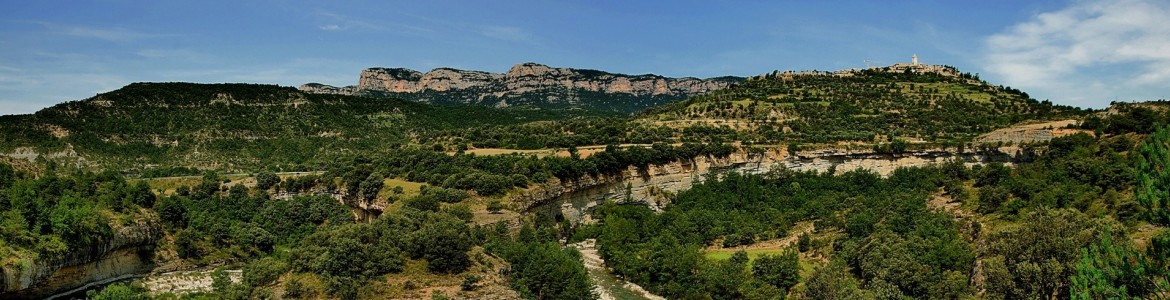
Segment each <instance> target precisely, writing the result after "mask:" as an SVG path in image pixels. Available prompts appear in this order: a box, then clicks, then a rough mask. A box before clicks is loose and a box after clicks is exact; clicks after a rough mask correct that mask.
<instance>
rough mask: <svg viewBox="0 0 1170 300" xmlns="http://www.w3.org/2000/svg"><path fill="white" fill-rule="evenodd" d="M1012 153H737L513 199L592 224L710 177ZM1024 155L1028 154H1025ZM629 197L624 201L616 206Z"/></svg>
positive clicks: (885, 167)
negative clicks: (617, 206) (609, 208)
mask: <svg viewBox="0 0 1170 300" xmlns="http://www.w3.org/2000/svg"><path fill="white" fill-rule="evenodd" d="M1019 152H1021V151H1020V149H1019V148H1016V147H1003V148H998V149H980V150H967V151H963V152H957V151H955V150H953V149H946V150H944V149H926V150H917V151H911V152H907V153H904V154H899V155H889V154H878V153H874V152H873V151H870V150H864V151H850V150H844V149H825V150H818V151H801V152H798V153H796V154H795V155H789V154H788V153H785V152H783V151H766V152H764V153H755V154H753V153H746V152H744V151H739V152H736V153H733V154H732V155H730V156H728V157H726V158H713V157H697V158H695V159H692V160H688V161H680V162H674V163H669V164H665V165H652V166H650V167H648V168H646V169H645V170H639V169H637V168H635V167H630V168H629V169H627V170H625V171H624V172H621V173H620V174H613V175H602V176H598V177H592V176H585V177H583V178H580V179H578V180H576V181H569V182H555V183H548V184H543V185H539V186H536V187H532V188H529V189H527V190H525V191H523V192H521V193H517V194H515V195H513V196H512V197H511V199H510V200H511V203H512V205H513V209H515V210H516V211H520V212H532V213H538V214H543V215H546V216H550V217H553V218H564V219H568V220H570V221H573V222H590V221H591V220H590V219H589V212H590V211H591V210H592V209H593V208H594V207H595V206H597V205H598V204H600V203H601V201H603V200H605V199H619V200H618V201H630V202H636V203H644V204H646V205H648V206H650V208H651V209H654V210H659V209H661V208H662V207H663V206H664V205H667V204H668V203H667V201H669V200H668V199H669V197H667V195H668V194H674V193H678V192H681V191H684V190H687V189H689V188H691V186H693V185H694V184H696V183H698V182H701V181H703V180H704V179H705V178H706V176H707V175H708V174H710V173H711V171H721V170H727V171H734V172H740V173H749V174H762V173H767V172H769V171H771V170H773V169H776V168H786V169H788V170H794V171H802V172H803V171H817V172H829V171H834V172H836V173H843V172H847V171H851V170H859V169H865V170H870V171H873V172H875V173H877V174H878V175H881V176H889V175H890V174H892V173H893V172H894V171H895V170H897V169H898V168H901V167H921V166H927V165H930V164H938V163H944V162H947V161H950V160H958V161H961V162H963V163H964V164H967V165H974V164H983V163H990V162H1003V163H1008V164H1010V163H1013V162H1017V161H1020V160H1027V159H1028V157H1030V156H1031V155H1028V154H1020V153H1019ZM1023 152H1027V151H1023ZM627 195H628V197H629V199H628V200H620V199H625V198H626V197H627Z"/></svg>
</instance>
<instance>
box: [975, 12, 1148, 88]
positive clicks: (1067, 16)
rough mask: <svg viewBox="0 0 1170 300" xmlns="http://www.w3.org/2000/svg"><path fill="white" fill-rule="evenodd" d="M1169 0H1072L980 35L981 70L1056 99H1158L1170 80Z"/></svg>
mask: <svg viewBox="0 0 1170 300" xmlns="http://www.w3.org/2000/svg"><path fill="white" fill-rule="evenodd" d="M1166 16H1170V2H1162V1H1156V0H1155V1H1143V0H1125V1H1107V2H1075V3H1073V4H1072V5H1071V6H1069V7H1066V8H1064V9H1061V10H1058V11H1054V12H1047V13H1042V14H1038V15H1036V16H1034V17H1033V18H1031V19H1030V20H1028V21H1026V22H1024V23H1020V24H1017V25H1015V26H1013V27H1011V28H1009V29H1008V30H1006V31H1004V32H1001V33H999V34H995V35H992V36H990V37H988V38H987V39H986V40H985V45H986V47H987V49H986V50H987V53H986V57H985V58H986V61H985V63H986V65H985V69H986V70H987V71H989V72H991V73H992V74H993V75H996V76H999V77H1000V78H1001V79H1002V80H1003V81H1004V82H1005V83H1006V84H1008V85H1012V86H1014V87H1017V88H1020V89H1022V90H1025V91H1028V92H1030V93H1032V95H1033V97H1036V98H1041V99H1043V98H1050V99H1051V100H1053V101H1054V102H1057V103H1065V104H1075V105H1089V106H1094V107H1101V106H1104V105H1107V104H1108V103H1109V101H1112V100H1114V99H1118V100H1123V101H1124V100H1150V99H1152V98H1165V97H1167V95H1168V94H1170V93H1168V91H1167V90H1168V89H1170V88H1167V87H1170V22H1165V21H1164V20H1165V18H1166Z"/></svg>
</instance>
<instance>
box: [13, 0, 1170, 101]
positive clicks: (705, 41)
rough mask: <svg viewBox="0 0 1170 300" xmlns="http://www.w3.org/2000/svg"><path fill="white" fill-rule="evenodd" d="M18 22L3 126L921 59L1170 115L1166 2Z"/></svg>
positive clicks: (469, 7)
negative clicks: (554, 71)
mask: <svg viewBox="0 0 1170 300" xmlns="http://www.w3.org/2000/svg"><path fill="white" fill-rule="evenodd" d="M1020 2H1026V3H1020ZM5 8H6V9H5V10H3V11H0V114H13V113H30V112H33V111H36V110H38V109H40V108H43V107H46V106H50V105H53V104H56V103H59V102H64V101H69V100H79V99H84V98H87V97H90V96H93V95H94V94H97V93H101V92H106V91H110V90H114V89H117V88H119V87H121V86H124V85H126V84H129V83H131V82H139V81H191V82H254V83H274V84H280V85H289V86H296V85H300V84H303V83H306V82H320V83H326V84H332V85H339V86H340V85H352V84H355V83H356V81H357V77H358V73H359V72H360V71H361V69H363V68H367V67H375V66H383V67H406V68H412V69H416V70H420V71H427V70H430V69H432V68H436V67H454V68H462V69H476V70H484V71H492V72H504V71H507V70H508V68H510V67H511V66H512V65H514V64H517V63H523V62H538V63H542V64H547V65H551V66H558V67H573V68H588V69H599V70H605V71H611V72H618V73H627V74H644V73H655V74H661V75H667V76H696V77H713V76H723V75H738V76H749V75H756V74H761V73H765V72H771V71H772V70H813V69H816V70H836V69H845V68H854V67H864V66H865V61H866V60H870V61H873V62H875V63H877V64H892V63H895V62H902V61H908V60H909V57H910V55H911V54H918V56H919V58H920V60H921V61H922V62H924V63H932V64H947V65H953V66H956V67H958V68H959V69H960V70H963V71H966V72H972V73H979V74H980V75H981V76H982V77H983V78H984V79H987V80H989V81H991V82H992V83H996V84H1004V85H1009V86H1012V87H1016V88H1020V89H1022V90H1024V91H1026V92H1028V93H1029V94H1031V95H1032V96H1033V97H1035V98H1038V99H1051V100H1052V101H1053V102H1056V103H1061V104H1071V105H1077V106H1090V107H1103V106H1106V105H1108V103H1109V102H1110V101H1113V100H1122V101H1126V100H1145V99H1161V98H1170V95H1168V94H1170V22H1165V21H1164V18H1165V16H1167V15H1170V3H1166V2H1165V1H1137V0H1134V1H1111V2H1092V1H1072V2H1069V1H997V0H988V1H977V2H965V1H882V2H879V1H791V2H789V1H421V2H418V3H394V2H391V1H100V0H97V1H55V0H42V1H11V2H10V3H7V4H6V5H5Z"/></svg>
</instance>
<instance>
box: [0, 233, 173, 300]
mask: <svg viewBox="0 0 1170 300" xmlns="http://www.w3.org/2000/svg"><path fill="white" fill-rule="evenodd" d="M112 230H113V235H112V236H111V238H110V240H109V241H106V242H105V243H101V244H99V245H96V246H94V247H92V248H90V249H83V250H80V251H74V252H72V253H70V254H68V255H66V256H65V257H63V258H60V259H34V260H32V261H26V262H24V263H22V264H19V265H4V266H2V268H0V273H2V274H0V275H2V276H0V288H3V290H0V299H38V298H44V297H48V296H51V295H54V294H57V293H61V292H66V291H69V290H71V289H75V288H79V287H83V286H86V285H88V284H91V283H99V282H107V281H109V280H110V279H111V278H124V277H126V276H128V275H134V274H138V273H144V272H149V271H150V270H151V269H152V268H153V263H152V262H151V256H152V253H153V251H152V250H153V248H154V245H155V241H156V240H158V239H159V237H161V236H162V234H163V229H162V226H161V225H160V224H159V223H158V221H157V217H151V218H140V219H138V220H137V221H134V222H133V223H129V224H124V225H120V224H113V228H112Z"/></svg>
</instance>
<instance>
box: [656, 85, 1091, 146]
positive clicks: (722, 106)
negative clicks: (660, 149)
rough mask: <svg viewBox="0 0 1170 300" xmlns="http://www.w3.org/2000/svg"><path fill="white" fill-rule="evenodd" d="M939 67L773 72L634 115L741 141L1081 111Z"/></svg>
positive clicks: (894, 131) (960, 135) (931, 136)
mask: <svg viewBox="0 0 1170 300" xmlns="http://www.w3.org/2000/svg"><path fill="white" fill-rule="evenodd" d="M1081 114H1083V112H1082V111H1081V110H1080V109H1076V108H1072V107H1067V106H1058V105H1053V104H1052V103H1051V102H1048V101H1043V102H1041V101H1037V100H1034V99H1031V98H1029V97H1028V95H1027V94H1026V93H1023V92H1020V91H1018V90H1014V89H1010V88H1005V87H1002V86H994V85H991V84H989V83H987V82H984V81H980V80H978V78H975V77H974V76H971V75H969V74H963V73H960V72H959V71H958V70H956V69H954V68H950V67H946V66H930V67H919V68H915V69H910V68H906V69H897V68H894V67H886V68H871V69H866V70H849V71H838V72H832V73H830V72H802V73H794V72H784V73H780V72H773V73H771V74H766V75H761V76H757V77H752V78H749V79H748V80H747V81H746V82H744V83H743V84H741V85H738V86H736V87H733V88H730V89H726V90H721V91H716V92H712V93H710V94H706V95H701V96H697V97H692V98H690V99H688V100H686V101H681V102H677V103H671V104H667V105H663V106H660V107H656V108H654V109H651V110H649V111H647V112H645V113H643V114H641V117H640V119H641V120H642V121H644V122H646V123H648V124H653V125H657V126H665V127H670V128H688V127H693V128H707V129H708V130H706V131H714V132H729V131H734V132H735V133H736V134H737V135H738V136H739V139H741V140H749V141H793V142H805V143H831V142H841V141H858V142H885V141H891V139H892V138H898V139H905V140H908V141H926V142H940V143H942V142H968V141H970V140H971V139H972V138H973V137H975V136H977V135H979V134H982V133H986V132H989V131H991V130H994V129H997V128H1003V127H1006V126H1009V125H1011V124H1015V123H1018V122H1021V121H1025V120H1046V119H1055V118H1061V117H1071V116H1077V115H1081Z"/></svg>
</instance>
